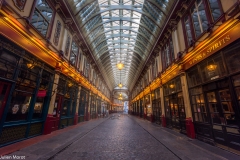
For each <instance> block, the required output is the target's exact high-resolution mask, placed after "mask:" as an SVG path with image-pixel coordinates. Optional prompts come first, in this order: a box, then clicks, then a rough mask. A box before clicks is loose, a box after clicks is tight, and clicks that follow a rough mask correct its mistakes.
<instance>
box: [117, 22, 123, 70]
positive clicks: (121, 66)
mask: <svg viewBox="0 0 240 160" xmlns="http://www.w3.org/2000/svg"><path fill="white" fill-rule="evenodd" d="M121 22H122V21H121V20H120V22H119V25H120V44H119V54H120V62H119V63H117V68H118V69H119V70H122V69H123V67H124V64H123V63H122V62H121V60H122V59H121V39H122V37H121V33H122V31H121V24H122V23H121Z"/></svg>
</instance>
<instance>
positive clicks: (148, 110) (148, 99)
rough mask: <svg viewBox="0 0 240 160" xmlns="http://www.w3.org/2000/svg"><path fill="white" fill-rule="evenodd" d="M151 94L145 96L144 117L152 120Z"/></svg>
mask: <svg viewBox="0 0 240 160" xmlns="http://www.w3.org/2000/svg"><path fill="white" fill-rule="evenodd" d="M150 96H151V94H148V95H146V96H145V97H144V98H145V99H144V101H145V107H144V118H145V119H147V120H149V121H151V117H152V106H151V103H150V102H151V97H150Z"/></svg>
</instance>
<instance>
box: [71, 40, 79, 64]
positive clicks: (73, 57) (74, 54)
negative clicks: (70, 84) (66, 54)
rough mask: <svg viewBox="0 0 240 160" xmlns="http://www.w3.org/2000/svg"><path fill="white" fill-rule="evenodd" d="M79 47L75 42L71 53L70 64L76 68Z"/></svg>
mask: <svg viewBox="0 0 240 160" xmlns="http://www.w3.org/2000/svg"><path fill="white" fill-rule="evenodd" d="M78 50H79V49H78V46H77V44H76V43H75V42H72V49H71V53H70V59H69V61H70V63H71V64H72V65H73V66H75V65H76V63H77V56H78Z"/></svg>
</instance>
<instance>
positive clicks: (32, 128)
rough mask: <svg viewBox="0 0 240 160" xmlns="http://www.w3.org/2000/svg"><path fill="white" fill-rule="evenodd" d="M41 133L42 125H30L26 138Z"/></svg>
mask: <svg viewBox="0 0 240 160" xmlns="http://www.w3.org/2000/svg"><path fill="white" fill-rule="evenodd" d="M41 133H42V123H34V124H31V126H30V131H29V134H28V136H34V135H38V134H41Z"/></svg>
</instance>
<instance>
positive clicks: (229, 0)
mask: <svg viewBox="0 0 240 160" xmlns="http://www.w3.org/2000/svg"><path fill="white" fill-rule="evenodd" d="M237 1H238V0H221V3H222V8H223V12H226V11H227V10H228V9H229V8H230V7H231V6H232V5H233V4H234V3H236V2H237Z"/></svg>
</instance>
